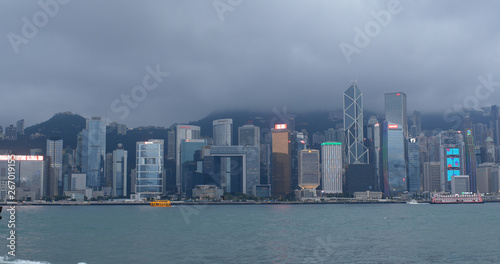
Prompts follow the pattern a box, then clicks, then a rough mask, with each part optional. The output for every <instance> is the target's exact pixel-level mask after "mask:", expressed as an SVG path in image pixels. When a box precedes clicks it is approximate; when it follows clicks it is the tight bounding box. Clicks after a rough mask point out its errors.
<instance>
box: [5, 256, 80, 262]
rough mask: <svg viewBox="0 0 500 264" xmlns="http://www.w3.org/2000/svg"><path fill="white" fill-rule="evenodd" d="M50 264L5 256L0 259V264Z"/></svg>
mask: <svg viewBox="0 0 500 264" xmlns="http://www.w3.org/2000/svg"><path fill="white" fill-rule="evenodd" d="M12 263H14V264H50V262H47V261H37V260H24V259H12V258H9V257H7V256H3V257H0V264H12ZM78 264H86V263H84V262H79V263H78Z"/></svg>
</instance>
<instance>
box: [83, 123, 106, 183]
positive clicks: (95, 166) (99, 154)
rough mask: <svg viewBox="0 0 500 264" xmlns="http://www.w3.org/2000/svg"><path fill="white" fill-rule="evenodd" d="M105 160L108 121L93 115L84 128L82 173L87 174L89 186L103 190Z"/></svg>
mask: <svg viewBox="0 0 500 264" xmlns="http://www.w3.org/2000/svg"><path fill="white" fill-rule="evenodd" d="M105 160H106V123H105V122H104V120H101V118H100V117H92V118H91V119H87V124H86V129H84V130H82V173H86V174H87V188H91V189H92V190H94V191H101V190H102V186H103V185H104V173H105V167H104V164H105Z"/></svg>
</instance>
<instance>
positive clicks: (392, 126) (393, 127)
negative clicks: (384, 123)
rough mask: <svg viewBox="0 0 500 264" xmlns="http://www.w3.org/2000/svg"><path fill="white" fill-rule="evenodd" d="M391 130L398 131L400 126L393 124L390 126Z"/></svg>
mask: <svg viewBox="0 0 500 264" xmlns="http://www.w3.org/2000/svg"><path fill="white" fill-rule="evenodd" d="M388 127H389V129H397V128H398V125H397V124H391V125H388Z"/></svg>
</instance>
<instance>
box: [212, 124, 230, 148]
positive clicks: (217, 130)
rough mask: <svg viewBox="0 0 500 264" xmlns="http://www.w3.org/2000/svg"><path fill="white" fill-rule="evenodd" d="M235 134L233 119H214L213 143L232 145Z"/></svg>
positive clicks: (216, 144) (215, 144)
mask: <svg viewBox="0 0 500 264" xmlns="http://www.w3.org/2000/svg"><path fill="white" fill-rule="evenodd" d="M232 134H233V119H230V118H228V119H218V120H214V121H213V145H214V146H231V145H232V140H231V139H232Z"/></svg>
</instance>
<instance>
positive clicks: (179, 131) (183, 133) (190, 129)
mask: <svg viewBox="0 0 500 264" xmlns="http://www.w3.org/2000/svg"><path fill="white" fill-rule="evenodd" d="M175 131H176V135H175V183H176V185H177V192H178V193H180V192H181V186H182V182H181V142H182V140H183V139H200V127H199V126H187V125H177V126H176V130H175Z"/></svg>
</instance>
